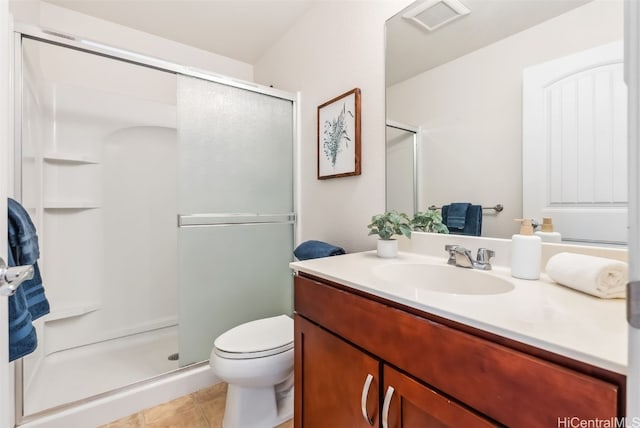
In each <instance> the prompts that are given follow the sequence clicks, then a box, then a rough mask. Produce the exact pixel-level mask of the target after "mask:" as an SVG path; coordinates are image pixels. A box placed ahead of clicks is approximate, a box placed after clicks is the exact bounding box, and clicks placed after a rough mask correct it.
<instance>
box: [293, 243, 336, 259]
mask: <svg viewBox="0 0 640 428" xmlns="http://www.w3.org/2000/svg"><path fill="white" fill-rule="evenodd" d="M344 253H345V251H344V249H343V248H340V247H336V246H335V245H331V244H328V243H326V242H322V241H314V240H311V241H305V242H303V243H302V244H300V245H298V246H297V247H296V249H295V250H293V255H294V256H296V258H297V259H298V260H308V259H319V258H321V257H329V256H338V255H340V254H344Z"/></svg>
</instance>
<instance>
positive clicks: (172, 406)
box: [100, 383, 293, 428]
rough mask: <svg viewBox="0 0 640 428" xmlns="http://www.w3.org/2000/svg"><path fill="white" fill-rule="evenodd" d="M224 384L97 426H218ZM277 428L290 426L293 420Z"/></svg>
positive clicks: (212, 427)
mask: <svg viewBox="0 0 640 428" xmlns="http://www.w3.org/2000/svg"><path fill="white" fill-rule="evenodd" d="M226 393H227V385H226V384H224V383H219V384H217V385H213V386H211V387H209V388H205V389H201V390H199V391H196V392H194V393H192V394H189V395H185V396H183V397H180V398H176V399H175V400H173V401H169V402H168V403H164V404H160V405H159V406H156V407H152V408H150V409H145V410H143V411H141V412H138V413H136V414H134V415H130V416H127V417H125V418H122V419H118V420H117V421H113V422H111V423H109V424H106V425H103V426H102V427H100V428H160V427H162V428H169V427H171V428H220V427H222V416H223V414H224V402H225V396H226ZM277 428H293V420H290V421H287V422H285V423H283V424H282V425H279V426H278V427H277Z"/></svg>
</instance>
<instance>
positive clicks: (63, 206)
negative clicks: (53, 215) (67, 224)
mask: <svg viewBox="0 0 640 428" xmlns="http://www.w3.org/2000/svg"><path fill="white" fill-rule="evenodd" d="M43 207H44V209H45V210H90V209H95V208H100V203H99V202H96V201H45V202H44V204H43Z"/></svg>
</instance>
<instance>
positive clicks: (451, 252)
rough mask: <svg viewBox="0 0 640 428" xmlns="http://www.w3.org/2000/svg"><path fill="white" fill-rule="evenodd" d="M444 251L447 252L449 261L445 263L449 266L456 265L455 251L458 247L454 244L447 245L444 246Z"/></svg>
mask: <svg viewBox="0 0 640 428" xmlns="http://www.w3.org/2000/svg"><path fill="white" fill-rule="evenodd" d="M444 249H445V251H448V252H449V260H447V263H448V264H450V265H455V264H456V250H457V249H458V245H456V244H447V245H445V246H444Z"/></svg>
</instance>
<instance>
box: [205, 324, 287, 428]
mask: <svg viewBox="0 0 640 428" xmlns="http://www.w3.org/2000/svg"><path fill="white" fill-rule="evenodd" d="M209 365H210V366H211V369H212V370H213V372H214V374H215V375H216V376H218V377H219V378H220V379H222V380H223V381H225V382H227V383H228V389H227V401H226V406H225V412H224V419H223V422H222V427H223V428H273V427H275V426H277V425H279V424H281V423H283V422H285V421H287V420H288V419H291V418H292V417H293V320H292V319H291V318H290V317H288V316H287V315H279V316H276V317H271V318H263V319H259V320H255V321H250V322H248V323H245V324H241V325H239V326H237V327H234V328H232V329H231V330H228V331H227V332H225V333H222V334H221V335H220V336H218V338H217V339H216V340H215V341H214V346H213V350H212V351H211V356H210V358H209Z"/></svg>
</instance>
